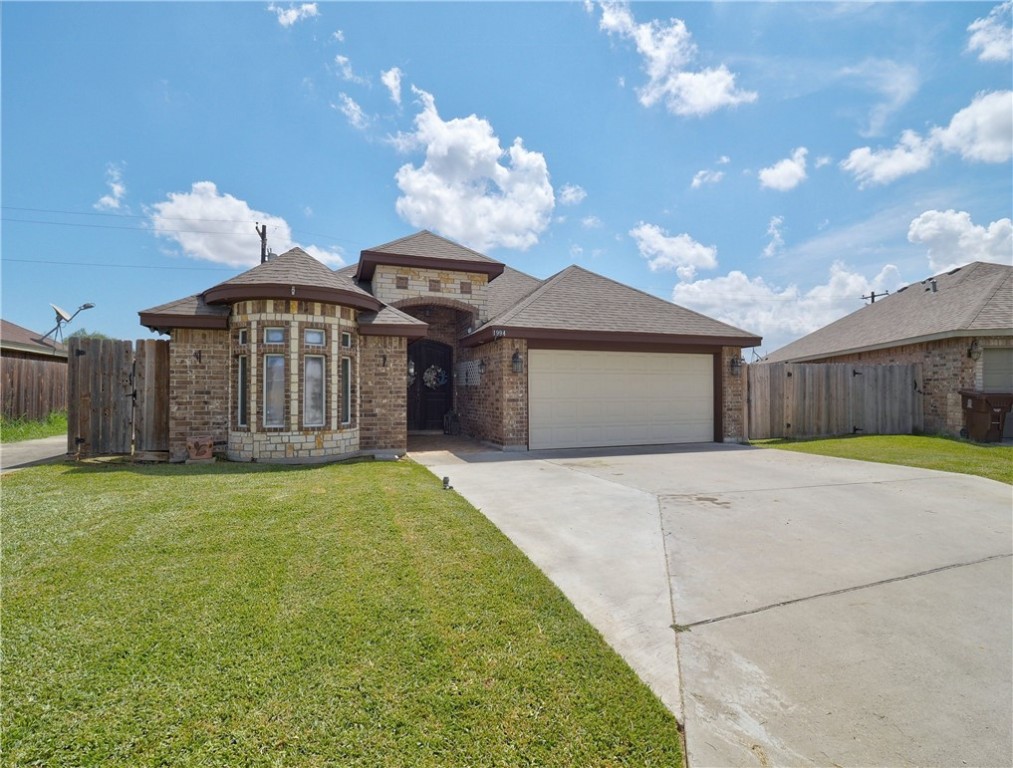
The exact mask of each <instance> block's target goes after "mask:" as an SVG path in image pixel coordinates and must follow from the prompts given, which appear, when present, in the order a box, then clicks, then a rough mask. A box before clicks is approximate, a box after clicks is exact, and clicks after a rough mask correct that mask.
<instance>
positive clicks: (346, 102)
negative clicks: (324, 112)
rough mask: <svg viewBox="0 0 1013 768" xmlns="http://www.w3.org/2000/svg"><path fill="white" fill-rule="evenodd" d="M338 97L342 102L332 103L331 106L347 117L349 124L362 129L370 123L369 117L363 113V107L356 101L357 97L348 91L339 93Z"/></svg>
mask: <svg viewBox="0 0 1013 768" xmlns="http://www.w3.org/2000/svg"><path fill="white" fill-rule="evenodd" d="M338 99H339V100H340V102H341V103H340V104H331V106H332V107H333V108H334V109H336V110H338V111H339V112H340V113H341V114H343V115H344V116H345V117H346V118H347V120H348V123H349V125H351V126H352V127H353V128H358V129H359V130H360V131H361V130H362V129H363V128H365V127H366V126H367V125H369V118H368V117H366V115H365V114H364V113H363V111H362V107H360V106H359V105H358V104H357V103H356V102H355V99H353V98H352V97H351V96H349V95H348V94H347V93H339V94H338Z"/></svg>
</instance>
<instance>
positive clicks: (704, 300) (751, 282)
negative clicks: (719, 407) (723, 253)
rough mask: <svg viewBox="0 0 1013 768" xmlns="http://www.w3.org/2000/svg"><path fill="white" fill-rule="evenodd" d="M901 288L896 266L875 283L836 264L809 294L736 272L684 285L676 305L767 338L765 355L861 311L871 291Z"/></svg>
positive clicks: (680, 285) (888, 267)
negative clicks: (768, 351) (863, 301)
mask: <svg viewBox="0 0 1013 768" xmlns="http://www.w3.org/2000/svg"><path fill="white" fill-rule="evenodd" d="M899 285H900V274H899V273H898V271H897V268H896V267H894V266H893V265H892V264H887V265H886V266H884V267H883V268H882V269H881V270H880V271H879V273H878V274H877V275H875V276H874V277H873V278H871V279H870V278H867V277H865V276H864V275H862V274H860V273H858V272H852V271H850V270H849V269H848V267H847V266H846V265H845V264H843V263H841V262H834V263H833V265H832V266H831V267H830V273H829V275H828V279H827V281H826V282H825V283H823V284H821V285H816V286H814V287H813V288H810V289H809V290H806V291H803V290H802V289H800V288H799V287H798V286H796V285H794V284H791V285H788V286H787V287H784V288H781V287H779V286H776V285H772V284H770V283H768V282H766V281H765V280H764V279H763V278H762V277H754V278H752V279H750V278H749V277H748V276H747V275H746V274H745V273H743V272H740V271H737V270H736V271H733V272H729V273H728V274H727V275H725V276H724V277H716V278H711V279H706V280H697V281H695V282H692V283H690V282H682V283H678V284H677V285H676V286H675V288H674V289H673V291H672V301H674V302H675V303H676V304H679V305H681V306H685V307H689V308H690V309H695V310H696V311H698V312H702V313H704V314H706V315H709V316H711V317H714V318H717V319H719V320H722V321H724V322H726V323H731V324H732V325H734V326H736V327H738V328H743V329H744V330H747V331H751V332H753V333H757V334H759V335H761V336H763V347H764V349H767V350H774V349H779V348H780V347H782V346H784V345H785V344H787V343H788V342H790V341H793V340H794V339H797V338H798V337H800V336H804V335H805V334H807V333H811V332H813V331H815V330H816V329H817V328H822V327H823V326H824V325H827V324H828V323H831V322H833V321H834V320H837V319H838V318H840V317H843V316H844V315H846V314H849V313H851V312H854V311H855V310H856V309H859V308H861V306H862V300H861V297H862V296H863V295H867V294H868V292H869V291H870V290H875V291H877V292H878V291H884V290H892V289H896V288H897V287H898V286H899Z"/></svg>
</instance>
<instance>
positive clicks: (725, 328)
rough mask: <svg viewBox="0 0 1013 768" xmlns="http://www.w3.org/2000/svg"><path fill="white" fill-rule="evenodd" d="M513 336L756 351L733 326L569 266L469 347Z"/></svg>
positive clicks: (745, 334)
mask: <svg viewBox="0 0 1013 768" xmlns="http://www.w3.org/2000/svg"><path fill="white" fill-rule="evenodd" d="M501 336H509V337H514V338H527V339H553V340H569V341H592V342H610V341H611V342H627V343H663V344H686V345H695V346H699V345H707V346H713V345H723V346H737V347H753V346H757V345H758V344H759V343H760V341H761V339H760V337H758V336H754V335H753V334H751V333H748V332H746V331H743V330H741V329H739V328H735V327H733V326H731V325H727V324H725V323H722V322H719V321H717V320H713V319H711V318H709V317H706V316H705V315H701V314H699V313H697V312H693V311H692V310H689V309H686V308H684V307H680V306H678V305H676V304H672V303H671V302H668V301H665V300H663V299H659V298H657V297H655V296H651V295H650V294H647V293H644V292H643V291H638V290H637V289H635V288H631V287H630V286H628V285H623V284H622V283H618V282H616V281H615V280H610V279H609V278H607V277H603V276H601V275H598V274H595V273H594V272H589V271H588V270H586V269H583V268H582V267H578V266H570V267H567V268H566V269H564V270H563V271H562V272H559V273H558V274H556V275H554V276H552V277H550V278H549V279H548V280H545V281H544V282H543V283H541V285H539V286H538V287H537V288H535V290H533V291H531V292H530V293H528V294H527V295H526V296H524V297H523V298H521V299H520V300H519V301H518V302H517V303H516V304H514V305H513V306H512V307H510V308H509V309H507V310H505V311H504V312H502V313H500V314H499V315H498V316H496V317H493V318H492V319H491V320H490V321H489V322H488V323H486V324H485V325H483V326H482V327H481V328H479V329H478V330H477V331H476V332H475V333H473V334H472V335H471V336H469V337H468V338H467V339H466V340H465V343H466V344H468V345H469V346H473V345H476V344H480V343H482V342H485V341H488V340H490V339H493V338H498V337H501Z"/></svg>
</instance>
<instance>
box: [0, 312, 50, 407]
mask: <svg viewBox="0 0 1013 768" xmlns="http://www.w3.org/2000/svg"><path fill="white" fill-rule="evenodd" d="M0 379H2V381H3V406H2V411H0V412H2V413H3V415H4V417H5V418H9V419H29V420H32V421H39V420H41V419H44V418H46V417H47V416H48V415H49V414H50V412H51V411H65V410H66V409H67V349H66V347H64V346H63V344H60V343H59V342H56V341H52V340H51V339H43V338H42V334H41V333H36V332H35V331H30V330H28V329H27V328H22V327H21V326H20V325H16V324H15V323H12V322H9V321H7V320H0Z"/></svg>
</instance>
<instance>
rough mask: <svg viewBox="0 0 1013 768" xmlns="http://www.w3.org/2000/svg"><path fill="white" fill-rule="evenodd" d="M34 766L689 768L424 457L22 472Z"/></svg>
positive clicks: (21, 616)
mask: <svg viewBox="0 0 1013 768" xmlns="http://www.w3.org/2000/svg"><path fill="white" fill-rule="evenodd" d="M2 516H3V517H2V525H3V560H2V587H3V604H2V622H3V624H2V627H3V632H2V654H3V655H2V659H3V670H2V672H3V675H2V676H3V686H2V691H0V707H2V713H0V718H2V727H3V731H2V733H3V755H2V760H3V762H4V764H6V765H12V766H13V765H18V766H29V765H39V766H70V765H73V766H97V765H124V766H125V765H130V766H155V765H158V766H163V765H173V766H187V765H200V766H259V765H264V766H268V765H270V766H280V765H290V766H322V765H331V766H370V767H371V768H372V767H373V766H454V767H457V766H534V765H537V766H581V767H582V768H583V767H584V766H618V765H635V766H679V765H681V757H680V746H679V743H680V738H679V734H678V732H677V729H676V723H675V719H674V718H673V716H672V715H671V713H669V712H668V710H667V709H665V708H664V706H663V705H662V704H661V703H660V701H659V700H658V699H657V698H655V697H654V696H653V694H651V692H650V691H649V690H648V689H647V687H646V686H645V685H643V684H642V683H641V682H640V681H639V679H638V678H637V677H636V676H635V675H634V674H633V672H632V671H631V670H630V669H629V667H627V666H626V664H625V663H624V662H623V661H622V660H621V659H620V658H619V657H618V656H617V655H616V654H615V653H614V652H613V651H612V650H611V649H610V648H609V647H608V646H607V645H606V644H605V642H604V641H603V640H602V639H601V637H600V635H599V634H598V633H597V632H596V631H595V630H594V629H593V628H592V627H591V626H590V625H589V624H587V623H586V622H585V621H584V620H583V618H582V617H581V616H580V615H579V614H578V613H577V611H576V610H575V609H574V608H573V606H572V605H571V604H570V603H569V602H568V601H567V600H566V598H565V597H563V595H562V594H561V593H560V592H559V591H558V590H557V589H556V588H555V587H554V586H553V585H552V583H551V582H549V581H548V579H547V578H546V577H545V576H543V575H542V574H541V572H540V571H538V570H537V569H536V568H535V567H534V566H533V565H532V564H531V563H530V562H529V561H528V560H527V559H526V558H525V557H524V556H523V555H522V554H521V553H520V552H519V551H518V550H517V549H516V548H515V547H514V546H513V545H512V544H511V543H510V542H509V540H507V539H506V537H504V536H503V535H501V534H500V533H499V532H498V530H497V529H495V528H494V527H493V526H492V524H491V523H489V522H488V521H487V520H486V519H485V518H484V517H483V516H482V515H481V514H480V513H478V512H477V511H476V510H475V509H474V508H472V507H471V506H470V505H468V504H467V502H465V501H464V500H463V499H462V498H461V497H460V496H458V495H457V494H456V493H455V492H453V491H450V492H445V491H443V490H441V488H440V481H439V480H438V479H437V478H435V477H433V476H432V475H431V474H430V473H429V472H427V471H426V470H425V469H423V468H422V467H420V466H418V465H416V464H413V463H410V462H398V463H389V462H378V463H368V462H364V463H358V464H346V465H332V466H327V467H313V468H305V467H301V468H282V467H269V466H264V465H256V464H252V465H240V464H226V463H218V464H213V465H202V466H181V465H172V466H170V465H153V466H131V465H127V464H91V465H79V466H74V465H70V464H60V465H48V466H42V467H35V468H30V469H25V470H21V471H19V472H16V473H11V474H7V475H5V476H4V478H3V507H2Z"/></svg>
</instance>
